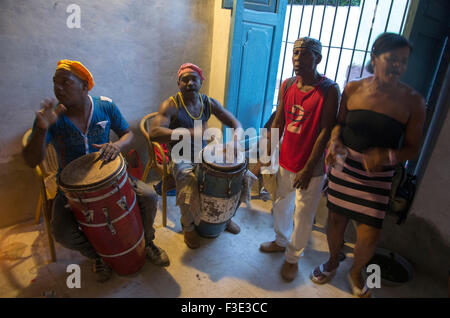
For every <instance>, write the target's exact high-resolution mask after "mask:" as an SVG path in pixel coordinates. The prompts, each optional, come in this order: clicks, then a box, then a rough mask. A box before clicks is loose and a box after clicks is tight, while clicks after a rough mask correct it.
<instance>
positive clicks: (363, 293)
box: [347, 274, 372, 298]
mask: <svg viewBox="0 0 450 318" xmlns="http://www.w3.org/2000/svg"><path fill="white" fill-rule="evenodd" d="M347 280H348V282H349V284H350V288H351V289H352V294H353V296H356V297H359V298H370V297H371V296H372V294H371V292H370V289H369V287H367V285H366V284H364V287H363V289H361V288H359V287H357V286H356V285H355V284H354V283H353V280H352V278H351V276H350V274H347Z"/></svg>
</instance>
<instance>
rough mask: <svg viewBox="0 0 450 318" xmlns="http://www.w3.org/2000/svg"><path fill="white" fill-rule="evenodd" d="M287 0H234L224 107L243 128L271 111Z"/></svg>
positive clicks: (256, 123) (259, 123)
mask: <svg viewBox="0 0 450 318" xmlns="http://www.w3.org/2000/svg"><path fill="white" fill-rule="evenodd" d="M286 6H287V0H234V2H233V14H232V21H231V23H232V30H231V34H232V35H231V36H232V37H231V39H230V48H231V54H229V56H230V57H229V61H228V80H227V83H228V87H227V92H226V97H225V100H226V107H227V109H228V110H229V111H230V112H232V113H233V114H234V115H235V116H236V117H237V118H238V119H239V120H240V122H241V123H242V126H243V128H244V129H247V128H249V127H253V128H256V129H259V128H260V127H262V126H264V123H265V122H266V121H267V120H268V119H269V117H270V115H271V113H272V103H273V97H274V92H275V84H276V76H277V71H278V61H279V56H280V50H281V40H282V36H283V26H284V20H285V13H286Z"/></svg>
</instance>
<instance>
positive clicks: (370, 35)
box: [359, 0, 380, 77]
mask: <svg viewBox="0 0 450 318" xmlns="http://www.w3.org/2000/svg"><path fill="white" fill-rule="evenodd" d="M379 1H380V0H377V2H376V4H375V9H374V10H373V17H372V25H371V26H370V32H369V38H368V39H367V45H366V53H365V54H364V60H363V63H362V67H361V73H360V74H359V77H362V74H363V71H364V66H365V64H366V58H367V53H368V52H369V51H367V49H368V48H369V43H370V38H371V37H372V31H373V24H374V22H375V18H376V16H377V9H378V2H379Z"/></svg>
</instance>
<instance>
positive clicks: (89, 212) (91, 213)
mask: <svg viewBox="0 0 450 318" xmlns="http://www.w3.org/2000/svg"><path fill="white" fill-rule="evenodd" d="M83 214H84V216H85V217H86V222H87V223H91V222H92V221H93V220H94V210H83Z"/></svg>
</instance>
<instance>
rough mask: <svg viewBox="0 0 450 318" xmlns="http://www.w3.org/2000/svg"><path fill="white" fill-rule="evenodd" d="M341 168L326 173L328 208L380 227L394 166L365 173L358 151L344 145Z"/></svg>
mask: <svg viewBox="0 0 450 318" xmlns="http://www.w3.org/2000/svg"><path fill="white" fill-rule="evenodd" d="M347 150H348V155H347V158H346V159H345V163H344V169H343V170H342V171H339V170H337V169H335V168H331V171H330V172H329V174H328V189H327V206H328V208H329V209H330V210H331V211H333V212H335V213H339V214H342V215H345V216H347V217H348V218H350V219H353V220H355V221H357V222H360V223H363V224H367V225H370V226H373V227H376V228H381V227H382V226H383V219H384V216H385V213H386V210H387V209H388V204H389V197H390V193H391V184H392V176H393V175H394V171H395V170H394V166H384V167H383V171H382V172H371V173H369V172H367V171H366V170H364V168H363V165H362V154H361V153H359V152H356V151H354V150H352V149H350V148H348V147H347Z"/></svg>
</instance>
